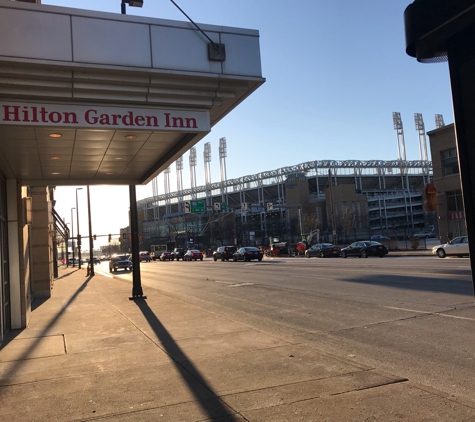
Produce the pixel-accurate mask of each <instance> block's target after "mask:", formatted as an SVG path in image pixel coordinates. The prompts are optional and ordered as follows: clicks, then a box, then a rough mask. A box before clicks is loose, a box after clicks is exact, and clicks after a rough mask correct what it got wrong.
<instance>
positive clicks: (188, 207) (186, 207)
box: [185, 201, 191, 214]
mask: <svg viewBox="0 0 475 422" xmlns="http://www.w3.org/2000/svg"><path fill="white" fill-rule="evenodd" d="M190 212H191V204H190V201H185V214H189V213H190Z"/></svg>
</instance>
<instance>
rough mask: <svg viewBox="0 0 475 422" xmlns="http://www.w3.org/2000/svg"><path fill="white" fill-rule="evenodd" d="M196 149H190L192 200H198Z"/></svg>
mask: <svg viewBox="0 0 475 422" xmlns="http://www.w3.org/2000/svg"><path fill="white" fill-rule="evenodd" d="M196 161H197V160H196V148H195V147H192V148H191V149H190V183H191V198H192V199H195V198H196V192H195V189H196Z"/></svg>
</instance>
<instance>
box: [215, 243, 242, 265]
mask: <svg viewBox="0 0 475 422" xmlns="http://www.w3.org/2000/svg"><path fill="white" fill-rule="evenodd" d="M236 250H237V248H236V246H220V247H219V248H218V249H216V250H215V251H214V252H213V259H214V260H215V261H217V260H218V259H220V260H221V261H224V260H226V261H229V260H230V259H233V255H234V252H236Z"/></svg>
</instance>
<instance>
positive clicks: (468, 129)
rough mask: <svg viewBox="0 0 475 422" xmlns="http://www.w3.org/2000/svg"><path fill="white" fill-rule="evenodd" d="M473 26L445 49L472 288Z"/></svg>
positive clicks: (474, 191) (474, 239)
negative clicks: (447, 60)
mask: <svg viewBox="0 0 475 422" xmlns="http://www.w3.org/2000/svg"><path fill="white" fill-rule="evenodd" d="M474 43H475V28H474V27H472V28H470V30H467V31H465V32H463V33H462V34H460V35H459V36H458V37H455V39H453V40H452V43H451V45H450V46H449V48H448V50H447V53H448V54H447V55H448V59H449V72H450V83H451V88H452V99H453V107H454V120H455V133H456V141H457V155H458V160H459V167H460V180H461V184H462V196H463V205H464V210H465V222H466V226H467V234H468V238H469V244H468V247H469V252H470V266H471V268H472V285H473V289H474V291H475V279H474V278H473V276H475V220H474V219H475V167H474V165H473V163H474V162H475V142H474V139H475V120H474V118H473V116H474V115H475V103H474V101H473V98H474V90H473V79H474V77H475V49H474V45H475V44H474Z"/></svg>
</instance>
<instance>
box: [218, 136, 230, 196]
mask: <svg viewBox="0 0 475 422" xmlns="http://www.w3.org/2000/svg"><path fill="white" fill-rule="evenodd" d="M227 156H228V151H227V146H226V138H221V139H220V140H219V167H220V170H221V200H222V201H223V202H226V204H227V203H228V198H227V196H228V195H227V189H226V180H228V178H227V175H226V157H227Z"/></svg>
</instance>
